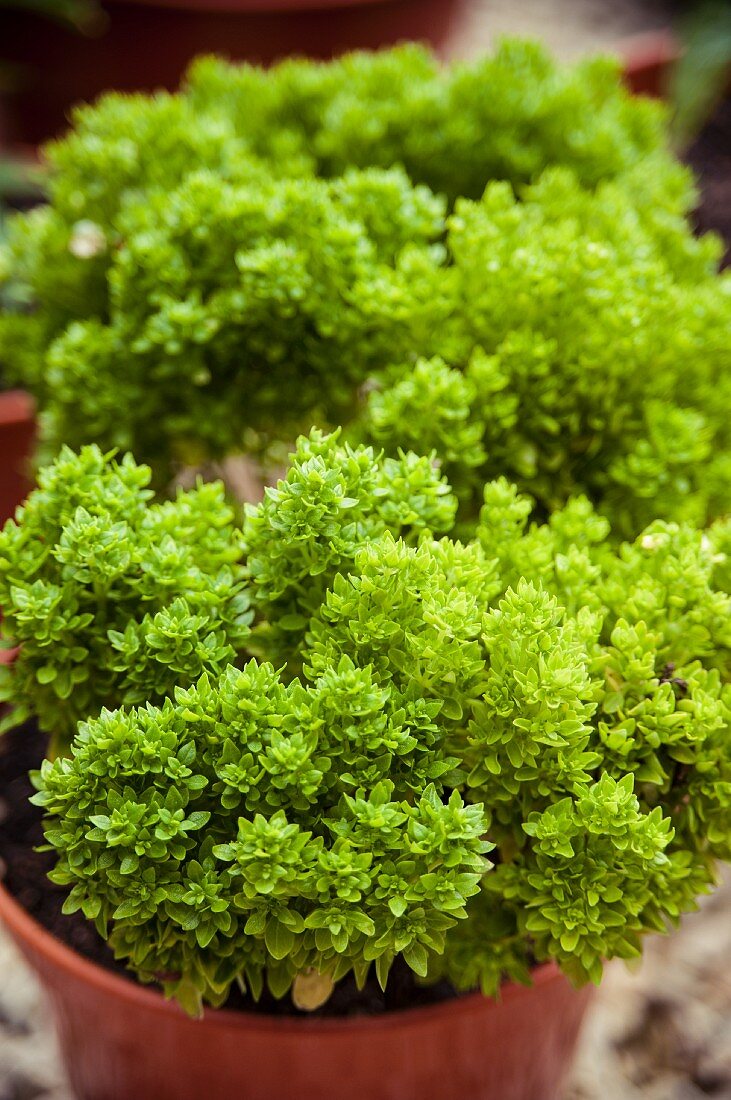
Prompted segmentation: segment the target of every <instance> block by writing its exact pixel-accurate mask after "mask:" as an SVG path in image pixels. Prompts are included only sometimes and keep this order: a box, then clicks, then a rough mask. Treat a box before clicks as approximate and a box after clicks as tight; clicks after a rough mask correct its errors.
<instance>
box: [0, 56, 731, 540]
mask: <svg viewBox="0 0 731 1100" xmlns="http://www.w3.org/2000/svg"><path fill="white" fill-rule="evenodd" d="M384 89H388V92H387V94H384ZM528 89H530V94H528ZM577 119H578V120H579V121H578V123H577ZM664 120H665V112H664V109H663V107H662V106H661V105H659V104H653V103H650V102H648V101H646V100H639V99H633V98H632V97H631V96H629V95H628V94H627V92H626V91H625V90H624V89H623V88H622V86H621V83H620V80H619V74H618V68H617V64H616V63H615V62H611V61H606V60H601V59H600V60H592V61H590V62H582V63H581V64H580V65H578V66H577V67H575V68H573V69H570V68H560V67H557V66H555V65H554V64H553V62H552V61H551V60H550V59H549V58H548V57H547V56H546V55H545V53H544V52H543V51H542V50H541V49H540V48H539V47H537V46H536V45H535V44H531V43H525V42H514V41H511V42H506V43H503V44H502V45H501V46H500V47H499V48H498V49H497V51H496V53H495V55H494V56H491V57H488V58H485V59H483V60H481V61H480V62H479V63H477V64H471V65H463V66H455V67H453V68H452V69H447V70H440V69H438V68H437V67H436V65H435V62H434V60H433V58H431V57H430V56H429V55H428V54H427V53H425V52H424V51H423V50H420V49H417V48H415V47H409V48H403V49H400V50H395V51H390V52H385V53H383V54H379V55H353V56H350V57H348V58H344V59H342V60H340V61H337V62H333V63H332V64H329V65H325V66H314V65H312V64H311V63H307V62H289V63H286V64H284V65H282V66H278V67H275V68H274V69H272V70H270V71H268V72H266V73H265V72H263V71H260V70H257V69H252V68H250V67H246V66H244V67H240V68H232V67H231V66H228V65H225V64H223V63H221V62H216V61H210V60H208V61H203V62H201V63H199V64H198V65H197V66H196V67H195V69H194V70H193V72H192V73H191V75H190V77H189V80H188V83H187V85H186V87H185V88H184V90H183V91H182V92H181V93H179V94H178V95H176V96H173V97H162V98H155V99H147V98H142V99H139V98H138V99H134V100H129V99H125V98H119V97H110V98H108V99H106V100H105V101H103V102H102V103H101V104H99V105H98V106H97V107H95V108H93V109H88V110H85V111H83V112H81V113H79V115H78V116H77V125H76V129H75V130H74V132H73V133H72V134H71V135H70V136H69V137H68V138H67V139H66V140H65V141H63V142H61V143H60V144H58V145H56V146H54V147H52V148H51V149H50V150H49V152H48V157H49V160H50V164H51V174H50V179H51V183H50V190H51V202H50V205H49V206H48V207H46V208H45V209H43V210H41V211H35V212H32V213H31V214H30V215H27V216H24V217H21V218H20V219H18V220H16V221H15V222H14V224H13V225H12V226H11V239H10V242H9V244H8V248H7V250H6V264H5V269H6V271H7V273H8V280H9V285H10V286H14V287H16V288H17V292H18V293H19V294H22V295H23V296H24V298H25V300H29V301H31V302H32V303H33V304H34V309H33V310H32V311H31V312H26V313H25V314H23V315H12V314H11V313H7V314H6V316H5V317H4V318H2V319H0V350H1V351H2V354H4V355H5V356H6V357H8V359H9V361H12V362H13V363H14V364H16V366H15V371H16V374H17V376H18V377H21V378H24V379H25V380H26V383H27V385H28V386H29V387H30V388H31V389H32V390H33V391H34V392H35V393H36V395H37V397H38V400H39V402H40V407H41V425H42V446H43V448H44V450H45V454H46V456H47V457H52V456H53V454H54V453H56V452H57V450H58V447H59V446H60V445H61V444H63V443H64V442H68V443H69V444H71V445H72V446H74V447H79V446H81V445H83V444H84V443H87V442H98V443H99V444H100V446H102V447H103V448H109V447H118V448H121V449H122V450H127V449H129V450H131V451H132V453H134V454H135V456H136V457H137V458H138V459H139V460H144V461H147V462H149V463H150V464H151V465H152V466H153V468H154V470H155V483H156V485H157V486H158V487H163V486H165V485H166V484H168V483H169V482H170V480H171V478H172V477H173V475H174V473H175V471H176V469H179V468H180V466H181V465H182V466H186V465H187V466H196V465H202V464H206V463H209V464H210V463H211V462H216V461H220V460H221V459H222V458H225V457H226V456H228V455H231V454H241V453H248V454H249V455H251V456H253V457H254V458H255V459H257V460H259V461H260V462H261V463H262V464H263V465H264V467H269V468H270V469H271V468H274V469H276V468H278V467H279V466H280V465H281V462H282V460H283V455H284V454H285V453H286V448H287V447H289V446H290V441H291V440H293V439H294V438H296V436H297V434H298V432H300V431H303V430H304V431H306V430H309V427H310V425H311V424H313V423H317V424H320V425H322V426H324V427H328V426H329V427H332V426H334V425H336V424H344V425H345V427H346V429H347V431H348V432H349V433H350V435H351V438H353V439H360V440H363V441H370V442H374V443H375V444H376V445H377V446H380V447H384V448H386V449H388V450H389V451H390V452H391V453H393V454H395V452H396V450H397V449H398V447H399V446H403V445H407V446H409V447H412V448H413V449H414V450H416V451H418V452H421V451H423V450H425V449H426V450H429V449H431V448H432V447H433V448H434V449H436V450H437V452H438V454H439V455H440V457H441V458H442V460H443V461H444V462H445V463H446V466H445V469H446V470H447V472H448V475H449V477H450V479H451V480H452V482H453V484H454V487H455V490H456V492H457V493H458V495H459V498H460V521H463V520H464V521H465V522H469V521H473V520H474V519H475V518H476V515H477V513H478V511H479V508H480V505H481V488H482V485H483V484H484V482H485V481H487V480H491V479H493V478H494V477H496V476H499V475H500V474H501V473H505V474H507V475H508V476H509V477H510V478H511V479H512V480H514V481H515V482H516V483H517V484H518V485H519V486H520V487H521V489H522V490H524V491H526V492H529V493H530V494H531V495H532V496H533V497H534V498H535V499H536V500H537V501H538V502H539V505H540V506H541V508H542V509H543V511H544V514H548V513H549V512H550V511H551V510H553V509H554V508H555V507H557V506H560V505H561V504H563V503H564V502H565V501H566V500H567V499H568V498H569V497H570V496H571V495H572V494H574V493H577V492H578V493H581V492H584V493H587V494H588V495H589V497H590V498H591V499H592V500H593V501H595V502H596V503H597V505H598V507H599V508H600V510H601V511H602V512H603V513H604V514H606V515H607V516H609V517H610V519H611V521H612V525H613V529H614V530H615V531H616V533H617V534H618V535H622V536H627V537H633V536H634V535H636V534H637V533H638V532H639V531H640V530H641V529H642V528H643V527H644V526H645V525H646V524H647V523H649V522H650V521H651V520H652V519H653V518H655V517H656V516H659V517H660V518H667V519H673V518H683V519H685V518H687V519H689V520H690V521H691V522H694V523H698V524H703V523H705V522H706V521H707V520H709V519H712V518H713V517H715V516H717V515H723V514H724V513H725V512H726V511H727V510H728V509H729V506H730V504H731V499H730V497H729V493H730V491H731V490H730V489H729V486H731V459H730V458H729V443H730V439H729V430H730V429H729V421H728V417H727V416H726V409H727V407H728V404H729V402H731V393H730V392H729V387H731V369H730V367H731V362H730V360H729V356H730V354H731V353H730V352H729V345H728V339H727V334H728V328H729V323H731V298H730V296H729V294H728V284H727V282H726V281H725V280H724V279H723V278H719V276H718V273H717V265H718V257H719V254H720V246H719V244H718V242H716V241H715V240H714V239H712V238H710V237H706V238H703V239H701V240H697V239H696V238H694V236H693V234H692V232H691V229H690V226H689V222H688V216H687V215H688V210H689V209H690V208H691V207H692V205H693V202H694V189H693V185H692V181H691V179H690V176H689V175H688V174H687V173H686V172H685V171H684V170H683V169H682V168H681V167H680V165H679V164H678V163H677V162H676V161H675V160H674V159H673V158H672V156H671V155H670V154H669V153H668V151H667V149H666V144H667V143H666V131H665V126H664ZM394 165H396V166H397V167H394ZM398 166H400V167H398ZM21 337H22V338H21Z"/></svg>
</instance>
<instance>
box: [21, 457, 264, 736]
mask: <svg viewBox="0 0 731 1100" xmlns="http://www.w3.org/2000/svg"><path fill="white" fill-rule="evenodd" d="M149 481H150V470H149V469H148V468H147V467H144V466H138V465H136V464H135V463H134V462H133V461H132V459H131V457H130V456H127V457H126V458H124V459H123V460H122V461H121V462H113V461H111V460H110V459H109V457H108V456H105V455H104V454H102V452H101V451H100V450H99V449H98V447H96V446H89V447H85V448H84V449H83V450H82V451H81V453H80V454H78V455H77V454H74V453H73V452H71V451H70V450H68V448H64V449H63V450H62V452H61V454H60V455H59V457H58V459H57V460H56V462H55V463H54V465H53V466H49V467H46V468H45V469H44V470H42V471H41V472H40V476H39V487H38V489H36V490H35V491H34V492H33V493H32V494H31V496H30V497H29V499H28V500H27V502H26V504H25V505H24V506H23V507H22V508H19V509H18V512H17V517H18V522H17V523H16V522H14V521H13V520H8V522H7V523H6V524H5V527H4V529H3V531H2V532H0V606H2V609H3V621H2V633H3V640H4V644H5V645H6V646H7V645H10V646H19V647H20V649H19V652H18V654H17V656H16V657H15V660H14V661H13V662H12V664H11V665H3V666H0V699H7V700H11V701H12V703H13V710H12V711H11V712H10V713H9V715H8V716H7V718H6V719H5V722H4V725H5V726H8V725H11V724H12V725H15V724H17V723H19V722H22V721H23V720H24V719H26V718H27V717H28V716H29V715H31V714H32V715H34V716H35V717H37V718H38V721H39V723H40V725H41V727H42V728H43V729H44V730H45V731H47V732H48V733H49V734H51V735H52V739H53V741H52V745H53V748H52V751H53V752H54V753H55V751H57V750H58V749H61V750H63V749H64V748H67V747H68V744H69V742H70V741H71V739H72V737H73V735H74V733H75V732H76V726H77V723H78V722H79V721H80V719H82V718H85V717H87V716H88V715H90V714H97V713H98V712H99V710H101V708H102V707H104V706H107V707H118V706H121V705H123V704H124V705H132V704H137V703H147V702H150V703H159V702H162V701H163V700H164V699H165V698H166V697H167V696H168V695H170V693H171V692H172V690H173V688H174V687H175V686H176V685H179V684H190V683H193V682H194V681H195V680H197V679H198V677H199V676H200V674H201V672H203V671H204V670H210V671H212V672H221V671H223V670H224V669H225V668H226V667H227V666H228V664H229V663H230V662H231V661H232V660H233V659H234V658H235V656H236V654H237V652H238V651H239V649H240V648H241V646H242V644H243V643H244V641H245V640H246V638H247V635H248V633H249V625H248V624H249V622H250V620H251V613H250V611H249V608H248V599H247V596H246V592H245V589H244V584H243V571H242V567H241V564H240V562H239V557H240V553H239V548H238V540H237V535H236V532H235V528H234V523H233V518H234V517H233V511H232V509H231V508H230V507H229V505H228V504H227V503H226V502H225V499H224V494H223V489H222V487H221V485H219V484H216V483H210V484H206V485H199V486H198V487H197V488H195V489H193V490H191V491H189V492H179V493H178V495H177V497H176V498H175V499H174V500H170V501H167V502H165V503H162V504H151V503H150V500H149V498H150V497H151V496H152V492H151V490H150V489H149V488H148V485H149Z"/></svg>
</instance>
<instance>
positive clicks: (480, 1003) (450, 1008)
mask: <svg viewBox="0 0 731 1100" xmlns="http://www.w3.org/2000/svg"><path fill="white" fill-rule="evenodd" d="M0 920H2V921H3V922H4V923H5V925H6V927H7V928H8V930H9V931H10V932H11V934H12V935H13V937H14V938H15V940H16V942H17V943H18V945H19V946H21V945H23V944H25V945H27V946H28V947H29V949H30V951H31V952H32V953H34V954H36V955H39V956H41V957H42V958H43V959H44V961H45V962H47V963H48V964H49V966H51V967H53V968H54V969H56V970H59V971H61V972H62V973H63V974H64V975H65V976H67V977H71V978H72V979H75V980H76V981H78V982H85V983H87V984H89V985H92V986H94V987H95V988H96V989H98V990H100V991H101V992H104V993H107V994H109V995H112V996H116V997H118V998H120V999H121V1000H124V1001H127V1002H128V1003H131V1004H133V1005H137V1006H139V1007H140V1009H145V1010H148V1011H153V1012H157V1013H159V1014H161V1015H164V1016H170V1015H174V1016H183V1017H184V1018H185V1019H188V1020H190V1019H191V1017H189V1016H187V1015H186V1014H185V1013H184V1012H183V1010H182V1008H180V1006H179V1005H178V1004H177V1003H176V1002H174V1001H171V1000H166V999H165V997H164V996H163V995H162V994H161V993H159V992H157V991H156V990H154V989H149V988H145V987H144V986H142V985H140V984H139V983H138V982H137V981H136V980H135V981H128V980H126V979H124V978H120V977H119V976H118V975H117V974H113V973H112V972H111V971H108V970H105V969H104V968H103V967H101V966H99V965H98V964H97V963H93V962H91V961H90V960H89V959H86V958H84V957H83V955H80V954H79V953H78V952H76V951H74V950H72V949H71V948H70V947H67V946H66V944H64V943H62V942H61V941H60V940H58V939H56V937H55V936H53V935H52V934H51V933H50V932H48V931H47V930H46V929H45V928H43V926H42V925H41V924H39V923H38V921H36V920H35V918H34V917H32V916H31V915H30V914H29V913H28V912H27V911H26V910H25V909H24V908H23V907H22V906H21V905H20V904H19V902H17V901H16V900H15V898H13V897H12V895H11V894H10V892H9V891H8V889H7V887H6V886H4V885H3V883H2V882H0ZM560 977H561V971H560V970H559V968H558V965H557V964H556V963H555V962H553V961H551V962H547V963H541V964H539V965H538V966H537V967H536V968H535V969H534V970H533V983H532V985H530V986H525V985H518V984H517V983H516V982H505V983H504V984H503V986H502V988H501V990H500V1000H499V1001H498V1000H493V999H491V998H489V997H485V996H484V995H483V994H482V993H479V992H476V993H466V994H463V995H461V996H459V997H457V998H454V999H451V1000H447V1001H443V1002H442V1003H440V1004H435V1005H422V1006H417V1007H414V1008H405V1009H401V1010H399V1011H397V1012H389V1013H382V1014H380V1015H377V1016H365V1015H364V1016H357V1017H342V1018H334V1017H327V1018H324V1019H323V1018H317V1019H312V1020H308V1019H302V1018H301V1017H297V1018H292V1017H289V1018H287V1017H280V1016H267V1015H263V1014H262V1015H259V1014H257V1013H247V1012H234V1011H232V1010H231V1009H225V1008H217V1009H206V1010H205V1011H204V1013H203V1016H202V1017H201V1018H200V1019H199V1020H197V1021H195V1022H196V1024H197V1025H198V1026H200V1027H209V1028H215V1027H221V1026H222V1025H223V1026H225V1027H229V1028H235V1029H237V1028H246V1029H247V1030H251V1029H253V1030H256V1031H270V1032H271V1031H275V1032H278V1033H280V1034H292V1033H295V1032H298V1033H301V1032H303V1031H318V1032H319V1033H321V1034H326V1033H340V1032H342V1031H347V1030H361V1029H363V1028H367V1029H369V1030H373V1031H380V1030H382V1029H384V1028H386V1029H392V1028H394V1027H403V1026H406V1027H415V1026H418V1025H420V1024H421V1023H422V1022H425V1021H427V1020H433V1019H435V1018H437V1019H438V1018H439V1017H443V1016H445V1015H450V1016H454V1015H457V1014H458V1015H470V1014H472V1013H475V1012H479V1011H483V1012H484V1011H486V1010H487V1011H489V1010H490V1009H492V1010H497V1009H499V1007H500V1005H501V1003H503V1002H505V1001H512V1000H515V999H516V998H519V997H522V996H526V995H527V994H528V993H530V991H531V989H532V988H533V986H538V985H545V984H546V983H548V982H551V981H555V980H556V979H557V978H560Z"/></svg>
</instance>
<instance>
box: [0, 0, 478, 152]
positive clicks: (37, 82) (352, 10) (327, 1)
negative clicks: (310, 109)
mask: <svg viewBox="0 0 731 1100" xmlns="http://www.w3.org/2000/svg"><path fill="white" fill-rule="evenodd" d="M50 6H51V8H52V9H55V8H56V7H58V8H61V10H62V11H63V12H64V13H65V10H66V9H67V8H68V6H69V5H68V4H66V3H64V4H63V5H60V4H56V3H52V4H51V5H50ZM463 6H464V0H101V3H100V4H99V5H98V6H96V5H94V7H93V8H92V11H91V12H90V13H89V12H88V11H87V10H83V16H84V19H83V23H80V20H79V19H78V17H77V13H76V12H75V11H74V13H73V14H74V19H73V20H71V19H68V18H64V19H55V20H54V19H48V18H44V17H42V16H43V15H44V14H45V13H44V12H43V10H42V7H41V10H40V11H39V5H38V4H37V3H32V4H31V3H28V2H27V0H16V3H15V4H12V5H11V6H10V10H6V11H4V14H3V25H4V31H5V35H4V41H3V52H4V54H5V56H6V59H7V61H8V62H9V63H10V64H11V65H12V66H13V67H14V69H15V70H16V71H17V72H18V73H19V74H20V79H16V82H15V86H14V87H12V88H11V89H10V94H8V95H7V97H6V98H7V113H8V124H9V129H10V136H11V137H12V138H13V139H14V140H16V141H23V142H31V143H38V142H39V141H45V140H47V139H48V138H50V137H54V136H55V135H57V134H58V133H61V132H63V131H64V130H65V129H66V128H67V126H68V115H69V111H70V110H71V108H72V107H74V106H76V105H77V104H79V103H81V102H84V101H89V100H93V99H95V98H96V97H97V96H99V95H100V94H101V93H102V92H105V91H109V90H116V91H120V92H143V91H144V92H151V91H155V90H157V89H162V88H167V89H169V90H172V89H173V88H176V87H177V85H178V83H179V81H180V78H181V76H182V74H183V73H184V72H185V69H186V68H187V66H188V64H189V63H190V61H191V60H192V59H193V58H194V57H195V56H197V55H198V54H200V53H220V54H223V55H225V56H226V57H230V58H233V59H234V60H247V61H254V62H257V63H259V64H268V63H271V62H272V61H275V60H277V59H279V58H282V57H287V56H291V55H297V56H301V55H305V56H309V57H316V58H329V57H332V56H334V55H337V54H341V53H343V52H344V51H346V50H353V49H376V48H378V47H382V46H389V45H393V44H395V43H397V42H401V41H408V40H413V39H416V40H417V41H424V42H428V43H430V44H432V45H433V46H436V47H440V46H443V45H444V43H445V42H446V41H447V39H448V37H449V34H450V32H451V30H452V27H453V26H454V25H455V23H456V22H457V19H458V17H459V14H460V12H461V10H462V8H463Z"/></svg>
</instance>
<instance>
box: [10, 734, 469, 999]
mask: <svg viewBox="0 0 731 1100" xmlns="http://www.w3.org/2000/svg"><path fill="white" fill-rule="evenodd" d="M45 749H46V738H45V736H44V735H43V734H41V733H39V731H38V729H37V727H36V726H35V724H34V723H30V722H28V723H25V724H24V725H22V726H19V727H18V728H17V729H14V730H10V731H9V732H8V733H6V734H3V735H2V736H1V737H0V878H1V879H2V881H3V883H4V885H5V886H6V887H7V889H8V890H9V891H10V893H11V894H12V895H13V897H14V898H15V899H16V900H17V901H18V902H19V903H20V905H22V907H23V908H24V909H25V910H27V912H28V913H30V915H31V916H32V917H34V918H35V920H37V921H38V923H39V924H41V925H43V927H44V928H46V929H47V930H48V931H49V932H51V934H52V935H54V936H55V937H56V938H57V939H59V940H61V941H62V942H63V943H65V944H66V945H67V946H68V947H71V948H73V950H74V951H77V952H78V953H79V954H80V955H83V956H84V957H85V958H87V959H90V960H91V961H92V962H94V963H97V965H99V966H102V967H104V968H105V969H106V970H111V971H113V972H114V973H116V974H118V975H120V976H121V977H123V978H125V979H127V980H129V981H134V980H135V979H134V978H133V976H132V975H131V974H130V972H129V971H128V970H126V969H125V967H124V965H123V964H122V963H120V962H117V961H116V960H115V958H114V956H113V954H112V952H111V951H110V949H109V948H108V947H107V945H106V943H105V942H104V940H103V939H102V938H101V937H100V936H99V935H98V934H97V932H96V929H95V928H94V926H93V925H92V924H91V923H90V922H89V921H87V920H86V918H85V917H84V916H83V915H82V914H81V913H74V914H72V915H71V916H65V915H64V914H63V913H62V912H61V908H62V906H63V902H64V898H65V897H66V893H67V891H66V890H65V889H64V888H63V887H60V886H55V885H54V884H53V883H52V882H50V881H49V879H48V877H47V875H48V872H49V870H50V869H51V868H52V867H53V863H54V856H53V853H52V852H38V851H36V850H35V849H36V848H37V846H38V845H39V844H42V843H43V829H42V825H41V822H42V817H43V814H42V811H41V810H40V809H39V808H38V807H37V806H33V805H32V804H31V802H29V798H30V796H31V795H32V794H33V787H32V785H31V782H30V779H29V778H28V773H29V772H30V771H33V770H35V769H37V768H38V767H39V765H40V762H41V760H42V759H43V756H44V754H45ZM456 996H458V994H457V993H456V991H455V990H454V988H453V987H452V986H451V985H450V984H449V983H448V982H445V981H443V982H437V983H436V984H434V985H431V986H420V985H418V984H417V983H416V981H415V979H414V975H413V972H412V971H411V970H410V969H409V968H408V967H407V966H406V964H405V963H404V962H403V960H400V959H397V960H396V962H395V963H394V965H393V968H392V970H391V973H390V975H389V979H388V988H387V990H386V992H385V993H384V992H383V991H382V990H381V988H380V986H379V985H378V982H377V981H376V979H375V975H371V976H370V977H369V979H368V981H367V982H366V985H365V987H364V988H363V989H362V990H359V989H357V988H356V985H355V982H354V980H353V978H352V976H348V977H347V978H344V979H343V980H342V981H340V982H338V983H337V985H336V987H335V989H334V991H333V993H332V995H331V996H330V998H329V1000H328V1001H327V1003H326V1004H325V1005H323V1006H322V1008H319V1009H317V1010H316V1011H315V1012H301V1011H300V1010H299V1009H297V1008H295V1006H294V1005H293V1004H292V1001H291V999H290V998H289V997H288V996H287V997H284V998H282V999H281V1000H279V1001H277V1000H276V999H275V998H274V997H272V996H271V994H269V993H268V992H267V991H265V992H264V993H263V994H262V997H261V999H260V1000H259V1001H258V1002H255V1001H254V1000H253V999H252V998H251V997H248V996H245V995H244V994H243V993H241V992H240V990H239V989H238V988H236V987H235V990H234V991H232V993H231V995H230V997H229V999H228V1001H227V1003H226V1008H228V1009H233V1010H236V1011H241V1012H257V1013H262V1014H268V1015H276V1016H307V1017H312V1016H358V1015H373V1014H379V1013H382V1012H393V1011H398V1010H400V1009H405V1008H416V1007H418V1006H421V1005H429V1004H438V1003H440V1002H441V1001H445V1000H450V999H452V998H454V997H456Z"/></svg>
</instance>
